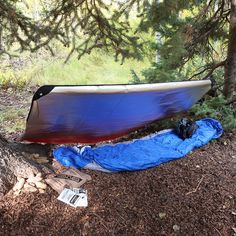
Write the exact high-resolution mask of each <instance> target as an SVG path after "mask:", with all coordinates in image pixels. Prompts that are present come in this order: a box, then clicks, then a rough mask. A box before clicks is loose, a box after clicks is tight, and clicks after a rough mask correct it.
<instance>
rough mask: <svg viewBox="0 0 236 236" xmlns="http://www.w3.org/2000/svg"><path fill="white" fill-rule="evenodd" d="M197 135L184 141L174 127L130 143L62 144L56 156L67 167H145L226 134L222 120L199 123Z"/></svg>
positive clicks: (169, 159)
mask: <svg viewBox="0 0 236 236" xmlns="http://www.w3.org/2000/svg"><path fill="white" fill-rule="evenodd" d="M196 123H197V125H198V129H197V130H196V132H195V133H194V135H193V136H192V137H191V138H189V139H185V140H182V139H181V138H179V137H178V136H177V135H176V134H175V132H174V131H173V130H168V131H165V132H158V133H157V134H153V135H151V136H149V137H146V138H142V139H138V140H134V141H132V142H127V143H118V144H107V145H103V146H100V147H96V148H91V147H89V146H88V147H84V148H82V149H81V150H79V149H78V148H74V147H59V148H57V149H55V150H54V152H53V155H54V157H55V158H56V159H57V160H58V161H59V162H60V163H61V164H62V165H64V166H66V167H71V166H73V167H76V168H92V169H100V170H103V171H112V172H118V171H135V170H143V169H147V168H150V167H153V166H156V165H159V164H161V163H164V162H168V161H171V160H175V159H178V158H180V157H183V156H185V155H186V154H188V153H189V152H190V151H192V150H193V149H195V148H198V147H201V146H203V145H205V144H207V143H208V142H209V141H210V140H212V139H217V138H219V137H220V136H221V134H222V133H223V128H222V126H221V124H220V122H219V121H217V120H214V119H210V118H207V119H202V120H199V121H197V122H196Z"/></svg>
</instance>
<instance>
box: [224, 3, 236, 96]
mask: <svg viewBox="0 0 236 236" xmlns="http://www.w3.org/2000/svg"><path fill="white" fill-rule="evenodd" d="M235 87H236V0H231V12H230V28H229V43H228V53H227V60H226V63H225V84H224V95H225V96H226V97H227V98H228V99H229V100H231V99H232V98H233V93H234V91H235Z"/></svg>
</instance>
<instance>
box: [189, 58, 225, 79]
mask: <svg viewBox="0 0 236 236" xmlns="http://www.w3.org/2000/svg"><path fill="white" fill-rule="evenodd" d="M225 63H226V60H224V61H221V62H219V63H217V64H214V65H211V66H206V67H205V68H204V69H203V70H201V71H199V72H197V73H195V74H193V75H192V76H191V77H190V78H189V79H188V80H192V79H193V78H195V77H196V76H199V75H201V74H203V73H204V72H206V71H208V73H207V74H206V75H205V76H204V77H203V79H206V78H208V77H209V76H211V75H212V73H213V72H214V71H215V70H216V69H217V68H219V67H221V66H224V65H225Z"/></svg>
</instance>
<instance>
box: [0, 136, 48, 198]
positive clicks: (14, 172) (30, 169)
mask: <svg viewBox="0 0 236 236" xmlns="http://www.w3.org/2000/svg"><path fill="white" fill-rule="evenodd" d="M37 147H39V148H38V149H40V151H41V152H44V153H46V152H47V148H48V146H44V145H33V146H30V145H27V144H17V143H10V142H8V141H6V140H5V139H4V138H3V137H2V136H1V135H0V198H1V197H2V196H3V195H4V194H5V193H6V192H7V191H8V190H9V189H10V188H11V187H12V186H13V185H14V183H15V182H16V177H17V176H22V177H24V178H27V177H29V176H30V175H32V174H37V173H38V172H40V171H42V168H41V166H40V165H38V164H37V163H35V162H33V161H31V160H30V159H27V158H26V157H25V156H24V155H23V153H28V155H30V154H29V153H32V152H34V153H36V152H38V150H37Z"/></svg>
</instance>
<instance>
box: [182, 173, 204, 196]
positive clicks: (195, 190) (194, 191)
mask: <svg viewBox="0 0 236 236" xmlns="http://www.w3.org/2000/svg"><path fill="white" fill-rule="evenodd" d="M203 178H204V176H202V178H201V179H200V181H199V183H198V185H197V187H196V188H195V189H194V190H193V191H191V192H188V193H186V195H189V194H191V193H196V192H197V190H198V189H199V187H200V184H201V183H202V181H203Z"/></svg>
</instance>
